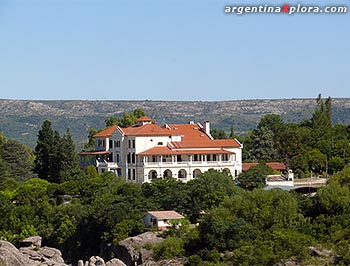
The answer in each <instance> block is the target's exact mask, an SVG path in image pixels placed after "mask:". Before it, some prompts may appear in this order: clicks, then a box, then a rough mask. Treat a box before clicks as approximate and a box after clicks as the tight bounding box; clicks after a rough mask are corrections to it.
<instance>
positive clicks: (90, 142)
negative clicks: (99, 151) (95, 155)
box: [83, 122, 107, 151]
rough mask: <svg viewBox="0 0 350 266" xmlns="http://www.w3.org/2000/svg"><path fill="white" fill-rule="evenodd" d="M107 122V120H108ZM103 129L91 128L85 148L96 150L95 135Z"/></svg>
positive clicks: (86, 149)
mask: <svg viewBox="0 0 350 266" xmlns="http://www.w3.org/2000/svg"><path fill="white" fill-rule="evenodd" d="M106 124H107V122H106ZM99 131H101V130H97V129H95V128H90V129H89V135H88V142H87V143H85V144H84V146H83V150H85V151H94V150H95V137H94V136H95V135H96V134H97V133H98V132H99Z"/></svg>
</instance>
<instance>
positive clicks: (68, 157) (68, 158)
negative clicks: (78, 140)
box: [57, 129, 78, 181]
mask: <svg viewBox="0 0 350 266" xmlns="http://www.w3.org/2000/svg"><path fill="white" fill-rule="evenodd" d="M57 155H58V161H59V176H60V181H64V180H62V177H63V175H64V172H67V171H70V170H73V169H77V168H78V157H77V153H76V151H75V145H74V141H73V139H72V135H71V133H70V131H69V129H67V131H66V134H65V135H64V136H63V137H62V138H61V139H60V141H59V145H58V148H57Z"/></svg>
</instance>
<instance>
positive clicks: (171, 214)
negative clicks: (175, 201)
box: [145, 211, 185, 220]
mask: <svg viewBox="0 0 350 266" xmlns="http://www.w3.org/2000/svg"><path fill="white" fill-rule="evenodd" d="M147 214H151V215H152V216H154V217H156V218H157V219H160V220H161V219H167V220H177V219H183V218H185V217H184V216H182V215H181V214H180V213H178V212H176V211H149V212H147V213H146V214H145V215H147Z"/></svg>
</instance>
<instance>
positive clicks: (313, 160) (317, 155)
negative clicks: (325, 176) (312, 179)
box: [307, 149, 327, 174]
mask: <svg viewBox="0 0 350 266" xmlns="http://www.w3.org/2000/svg"><path fill="white" fill-rule="evenodd" d="M307 160H308V165H309V169H311V171H313V172H314V173H317V174H321V173H322V172H323V171H325V170H326V163H327V157H326V155H324V154H323V153H322V152H320V151H319V150H318V149H313V150H311V151H309V152H308V153H307Z"/></svg>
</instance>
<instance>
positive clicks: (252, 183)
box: [237, 163, 273, 190]
mask: <svg viewBox="0 0 350 266" xmlns="http://www.w3.org/2000/svg"><path fill="white" fill-rule="evenodd" d="M272 172H273V171H272V169H271V168H270V167H268V166H267V165H266V164H264V163H259V164H258V165H256V166H253V167H252V168H250V169H249V170H247V171H245V172H243V173H241V174H240V175H239V176H238V178H237V181H238V182H239V184H240V186H241V187H242V188H244V189H247V190H253V189H255V188H263V187H265V186H266V178H267V175H269V174H272Z"/></svg>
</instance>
